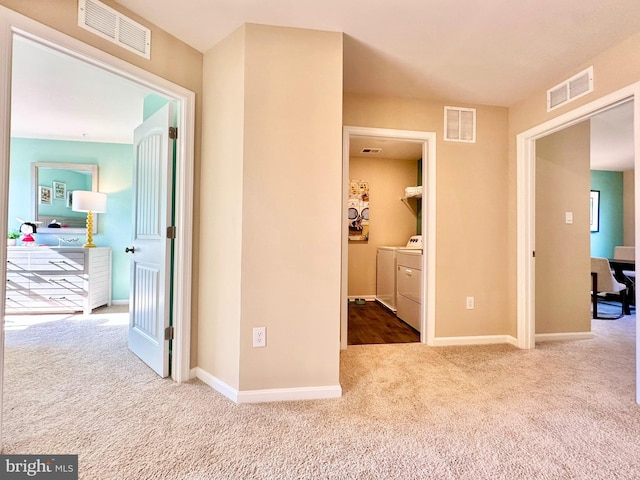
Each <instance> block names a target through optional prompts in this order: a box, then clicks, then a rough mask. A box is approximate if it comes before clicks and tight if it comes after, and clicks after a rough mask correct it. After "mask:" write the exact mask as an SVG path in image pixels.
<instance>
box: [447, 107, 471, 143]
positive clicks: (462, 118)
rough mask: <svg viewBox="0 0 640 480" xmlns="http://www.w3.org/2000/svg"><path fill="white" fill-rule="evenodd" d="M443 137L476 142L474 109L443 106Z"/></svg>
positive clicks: (449, 140) (453, 140)
mask: <svg viewBox="0 0 640 480" xmlns="http://www.w3.org/2000/svg"><path fill="white" fill-rule="evenodd" d="M444 139H445V141H447V142H465V143H476V109H475V108H462V107H444Z"/></svg>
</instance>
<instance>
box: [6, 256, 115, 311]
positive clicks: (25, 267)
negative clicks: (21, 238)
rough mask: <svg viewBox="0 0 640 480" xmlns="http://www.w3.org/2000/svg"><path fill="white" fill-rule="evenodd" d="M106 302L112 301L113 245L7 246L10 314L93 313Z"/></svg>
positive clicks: (109, 303) (8, 308) (108, 303)
mask: <svg viewBox="0 0 640 480" xmlns="http://www.w3.org/2000/svg"><path fill="white" fill-rule="evenodd" d="M102 305H111V248H109V247H96V248H82V247H8V248H7V295H6V313H7V314H16V313H55V312H78V311H82V312H83V313H85V314H89V313H91V311H92V310H93V309H94V308H96V307H99V306H102Z"/></svg>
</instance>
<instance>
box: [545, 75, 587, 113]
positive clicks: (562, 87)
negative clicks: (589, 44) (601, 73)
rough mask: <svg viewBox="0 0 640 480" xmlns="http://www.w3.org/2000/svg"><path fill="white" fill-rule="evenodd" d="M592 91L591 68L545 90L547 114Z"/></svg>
mask: <svg viewBox="0 0 640 480" xmlns="http://www.w3.org/2000/svg"><path fill="white" fill-rule="evenodd" d="M592 91H593V67H589V68H587V69H586V70H584V71H582V72H580V73H578V74H577V75H574V76H573V77H571V78H570V79H569V80H565V81H564V82H562V83H561V84H559V85H556V86H555V87H553V88H552V89H550V90H547V112H549V111H551V110H553V109H554V108H558V107H559V106H561V105H564V104H565V103H569V102H571V101H573V100H575V99H576V98H580V97H582V96H583V95H586V94H587V93H590V92H592Z"/></svg>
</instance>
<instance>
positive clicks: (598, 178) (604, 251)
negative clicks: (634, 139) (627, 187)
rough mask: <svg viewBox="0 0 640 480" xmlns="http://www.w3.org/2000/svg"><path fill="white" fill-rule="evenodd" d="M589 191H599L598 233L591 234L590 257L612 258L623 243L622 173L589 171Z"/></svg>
mask: <svg viewBox="0 0 640 480" xmlns="http://www.w3.org/2000/svg"><path fill="white" fill-rule="evenodd" d="M591 190H600V231H598V232H591V256H593V257H605V258H612V257H613V248H614V247H615V246H616V245H624V241H623V215H622V201H623V200H622V198H623V173H622V172H608V171H601V170H592V171H591Z"/></svg>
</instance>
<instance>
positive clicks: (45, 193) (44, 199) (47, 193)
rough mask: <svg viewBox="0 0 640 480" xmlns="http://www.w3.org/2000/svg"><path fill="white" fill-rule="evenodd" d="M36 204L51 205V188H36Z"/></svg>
mask: <svg viewBox="0 0 640 480" xmlns="http://www.w3.org/2000/svg"><path fill="white" fill-rule="evenodd" d="M38 194H39V195H38V199H39V201H38V203H39V204H40V205H51V188H49V187H38Z"/></svg>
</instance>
